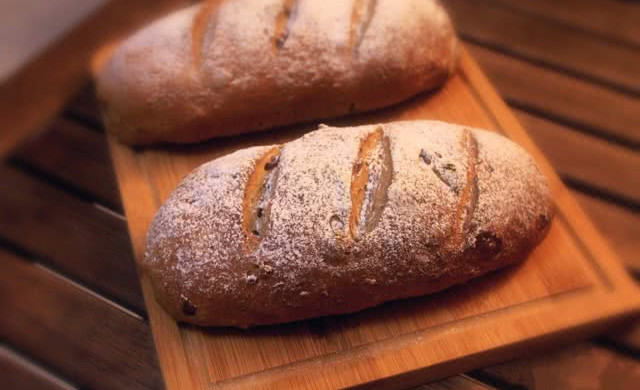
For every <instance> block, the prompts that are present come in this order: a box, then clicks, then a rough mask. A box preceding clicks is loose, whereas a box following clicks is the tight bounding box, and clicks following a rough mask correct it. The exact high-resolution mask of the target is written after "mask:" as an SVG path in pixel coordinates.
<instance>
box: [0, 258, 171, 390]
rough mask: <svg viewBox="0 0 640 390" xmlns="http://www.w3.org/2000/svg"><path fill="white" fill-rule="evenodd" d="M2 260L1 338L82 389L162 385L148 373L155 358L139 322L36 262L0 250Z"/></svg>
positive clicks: (151, 372)
mask: <svg viewBox="0 0 640 390" xmlns="http://www.w3.org/2000/svg"><path fill="white" fill-rule="evenodd" d="M0 261H2V266H3V270H2V272H1V273H0V300H1V301H2V302H3V303H4V304H5V306H3V309H4V310H6V311H7V313H11V315H9V316H5V317H4V318H3V320H2V321H0V338H2V339H4V340H7V341H8V342H9V343H10V344H11V345H12V346H16V347H17V348H19V349H20V350H22V351H25V352H27V353H29V354H33V355H35V356H38V357H39V358H40V359H41V360H42V361H44V362H46V364H47V365H49V366H51V367H54V368H55V369H57V370H59V371H61V372H63V373H65V375H66V376H67V377H69V378H72V379H74V381H76V382H77V383H81V384H83V385H85V386H90V387H95V388H104V389H123V388H127V389H145V388H155V387H159V386H161V384H162V379H161V377H160V376H159V375H158V373H157V372H154V371H150V370H148V369H146V367H147V366H148V365H153V364H154V363H155V359H156V356H155V353H154V349H153V344H152V342H151V337H150V335H149V332H148V327H147V325H146V324H144V323H143V322H142V321H141V318H139V317H136V316H135V315H131V313H127V312H126V311H123V310H122V309H121V308H118V307H117V306H114V305H112V304H110V303H108V301H105V300H103V299H100V298H99V297H97V296H95V295H90V294H86V292H85V291H83V290H82V288H81V287H80V286H78V285H77V284H73V283H70V282H69V281H68V279H65V278H63V277H60V276H59V274H57V273H55V272H52V271H51V270H49V269H47V268H46V267H43V266H41V265H39V264H37V263H29V262H25V261H23V260H21V259H19V258H17V257H15V256H14V255H11V254H9V253H7V252H4V251H0ZM32 286H38V288H32ZM12 296H20V297H21V299H11V297H12ZM70 319H73V321H70ZM122 329H127V332H126V333H123V332H122ZM114 362H118V363H117V364H114ZM116 369H117V370H116Z"/></svg>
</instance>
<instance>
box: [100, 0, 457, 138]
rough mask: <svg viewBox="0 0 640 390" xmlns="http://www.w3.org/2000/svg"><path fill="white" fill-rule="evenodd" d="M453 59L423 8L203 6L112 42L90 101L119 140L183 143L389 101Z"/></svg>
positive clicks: (431, 10)
mask: <svg viewBox="0 0 640 390" xmlns="http://www.w3.org/2000/svg"><path fill="white" fill-rule="evenodd" d="M455 52H456V38H455V33H454V30H453V28H452V26H451V23H450V21H449V18H448V17H447V15H446V13H445V11H444V10H443V9H442V7H441V6H440V5H439V4H438V3H437V2H436V1H434V0H402V1H398V0H349V1H344V0H323V1H316V0H227V1H208V2H205V3H204V4H202V5H195V6H192V7H190V8H187V9H184V10H182V11H178V12H176V13H174V14H171V15H169V16H167V17H166V18H164V19H161V20H159V21H157V22H155V23H153V24H152V25H150V26H148V27H146V28H144V29H142V30H141V31H139V32H138V33H136V34H135V35H134V36H132V37H130V38H129V39H127V40H126V41H124V43H122V44H121V45H120V46H119V47H118V48H117V49H115V51H114V53H113V55H112V56H111V57H110V58H109V59H108V60H107V61H106V63H105V64H104V65H103V66H102V69H101V71H99V74H98V76H97V91H98V98H99V101H100V104H101V106H102V111H103V117H104V121H105V124H106V127H107V129H108V130H109V131H110V132H111V133H112V134H114V135H115V136H116V137H118V138H119V139H120V140H121V141H123V142H125V143H129V144H149V143H156V142H175V143H187V142H195V141H200V140H204V139H207V138H212V137H219V136H226V135H232V134H238V133H246V132H252V131H258V130H263V129H268V128H272V127H275V126H282V125H287V124H291V123H296V122H301V121H308V120H312V119H316V118H327V117H335V116H341V115H345V114H348V113H352V112H361V111H367V110H372V109H376V108H380V107H383V106H387V105H391V104H395V103H398V102H400V101H402V100H405V99H407V98H409V97H411V96H413V95H415V94H417V93H419V92H421V91H424V90H428V89H431V88H434V87H436V86H438V85H440V84H441V83H442V82H444V81H445V80H446V78H447V76H448V75H449V74H450V73H451V72H452V70H453V68H454V65H455Z"/></svg>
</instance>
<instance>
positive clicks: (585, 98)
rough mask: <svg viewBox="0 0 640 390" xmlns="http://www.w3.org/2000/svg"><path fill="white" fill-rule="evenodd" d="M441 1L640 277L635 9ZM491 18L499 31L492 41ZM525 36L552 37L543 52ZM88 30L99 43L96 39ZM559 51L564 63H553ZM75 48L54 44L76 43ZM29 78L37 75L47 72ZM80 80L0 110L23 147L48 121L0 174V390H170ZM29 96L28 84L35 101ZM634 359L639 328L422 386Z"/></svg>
mask: <svg viewBox="0 0 640 390" xmlns="http://www.w3.org/2000/svg"><path fill="white" fill-rule="evenodd" d="M167 3H169V2H167ZM444 3H445V5H446V6H447V7H448V8H449V9H450V10H451V13H452V15H453V17H454V19H455V20H456V21H457V24H458V29H459V31H460V32H461V34H462V36H463V38H464V39H465V41H467V44H468V45H467V47H469V48H470V51H471V53H472V54H473V55H474V57H475V58H476V59H477V60H478V61H479V62H480V64H481V65H482V66H483V68H484V70H485V71H486V72H487V74H488V75H489V77H490V79H491V81H492V82H493V83H494V85H495V86H496V87H497V89H498V90H499V92H500V93H501V94H502V95H503V97H504V98H505V99H506V100H507V102H508V103H510V104H511V106H512V108H514V109H515V113H516V115H517V116H518V118H519V119H520V121H521V122H522V123H523V124H524V126H526V127H527V128H528V129H529V133H530V135H531V136H532V137H533V138H534V140H535V141H536V142H537V143H538V146H539V147H540V148H541V149H542V150H543V152H545V154H546V155H547V157H548V158H549V159H550V161H551V162H552V163H553V165H554V167H555V169H556V170H557V171H558V172H559V173H560V174H561V176H562V178H563V179H564V180H565V183H567V184H568V185H569V187H570V188H572V192H573V193H574V195H576V196H577V198H578V200H579V201H580V203H581V204H582V206H583V208H584V209H585V211H587V213H588V214H589V215H590V216H591V217H592V218H593V220H594V222H595V223H596V225H597V226H598V227H599V228H600V230H601V231H602V233H603V234H604V235H605V236H606V237H607V239H608V240H609V241H610V243H611V244H612V247H613V248H614V249H615V250H616V251H617V252H618V254H619V256H620V258H621V259H623V260H624V262H625V264H626V265H627V267H628V268H629V270H631V271H632V272H634V273H635V274H639V273H640V255H639V254H640V242H639V241H638V237H640V185H638V181H637V180H638V178H637V176H638V175H637V174H636V175H635V176H634V175H633V174H632V173H634V172H636V173H637V172H639V171H640V162H639V151H638V142H639V140H640V138H639V137H640V132H638V130H637V128H636V127H637V126H636V125H637V123H638V121H639V120H640V106H639V104H640V101H639V98H638V84H637V79H636V78H634V75H633V74H632V75H629V73H628V71H625V70H624V69H623V68H621V67H622V66H623V65H624V64H619V63H617V62H618V61H621V59H624V60H625V61H626V62H627V64H631V65H633V66H636V65H637V64H638V61H640V41H639V40H640V31H639V29H640V25H639V24H638V23H637V20H638V18H639V17H640V5H639V4H637V3H636V2H623V1H616V0H580V1H578V0H571V1H566V2H560V3H558V2H555V1H551V0H543V1H541V0H519V1H513V2H512V1H506V0H482V1H471V0H467V1H460V0H446V1H444ZM114 7H115V6H114ZM577 8H580V10H581V12H576V9H577ZM487 21H491V24H488V26H489V27H491V26H499V28H500V30H499V31H500V33H499V34H491V31H490V29H488V28H487V23H488V22H487ZM495 28H497V27H495ZM522 29H534V31H539V30H536V29H541V30H546V29H551V31H553V32H554V33H553V34H551V35H546V37H547V38H546V40H545V39H542V38H540V37H539V36H538V37H533V36H532V35H531V34H526V31H531V30H522ZM81 31H82V34H84V35H86V36H87V37H86V38H85V39H86V40H87V42H88V41H89V40H90V38H89V37H90V36H91V33H90V29H88V28H86V29H85V30H81ZM76 34H79V33H76ZM533 35H535V34H533ZM94 38H95V36H94ZM549 39H552V40H553V42H549ZM575 42H578V43H575ZM603 42H604V43H603ZM551 44H552V45H555V46H554V47H555V48H558V47H559V48H562V47H566V48H567V50H565V51H562V53H559V52H558V51H557V50H559V49H554V50H556V51H552V50H547V47H548V46H547V45H551ZM67 45H69V46H65V45H64V44H60V45H59V46H58V47H60V46H62V47H71V46H73V45H72V44H67ZM89 46H91V45H89ZM604 46H607V47H608V48H606V49H602V48H603V47H604ZM609 46H610V47H609ZM600 50H606V53H617V54H615V55H611V56H609V57H607V56H605V55H602V53H601V51H600ZM52 52H55V50H53V51H50V52H48V53H52ZM65 53H69V51H67V50H63V51H62V52H61V53H58V56H62V58H66V54H65ZM49 55H53V54H49ZM84 58H87V57H84ZM585 58H587V59H589V61H585V60H584V59H585ZM58 61H62V60H58ZM42 62H46V61H41V65H40V69H42ZM631 65H630V66H631ZM71 68H74V67H71ZM80 68H81V67H80ZM29 69H30V72H35V73H38V66H36V65H32V66H31V67H30V68H29ZM635 69H638V67H636V68H635ZM83 72H84V71H83ZM523 72H525V73H523ZM625 72H627V73H625ZM523 74H527V75H528V77H522V75H523ZM625 74H626V76H624V77H623V75H625ZM627 76H628V77H629V79H627ZM67 77H70V76H67ZM74 77H75V78H61V79H64V80H71V79H73V80H80V81H74V82H70V83H57V82H55V83H49V84H50V85H49V87H50V88H51V90H52V91H53V90H54V89H57V90H58V91H56V92H47V88H46V87H47V83H46V82H45V83H42V85H38V87H37V88H35V89H34V90H33V91H34V92H32V93H31V94H29V95H28V99H27V98H25V99H24V100H23V101H28V102H29V104H32V105H34V106H35V105H37V103H38V102H39V101H42V102H44V104H43V106H41V109H40V110H34V109H33V106H28V107H27V106H24V107H22V106H20V105H18V104H12V105H7V104H5V103H6V102H7V100H3V99H0V102H2V103H0V106H1V107H0V111H1V112H2V115H1V116H2V118H3V121H2V124H3V125H4V126H5V128H7V126H9V127H15V129H16V130H17V131H19V132H20V134H27V133H28V132H29V131H32V130H33V128H34V127H40V128H41V126H42V124H43V123H49V125H48V126H47V127H46V129H45V131H43V132H42V134H41V135H40V136H38V137H34V138H31V139H29V140H28V141H26V142H23V143H22V145H21V146H20V147H19V148H17V149H14V150H13V152H12V153H11V155H10V157H9V158H8V159H7V160H6V161H5V163H4V164H3V165H2V167H0V189H1V190H2V191H0V215H2V218H1V219H0V262H1V264H2V273H0V302H1V305H2V307H3V309H4V310H5V313H8V314H7V315H5V316H3V318H2V319H0V344H1V345H0V388H3V389H4V388H24V387H25V386H38V387H40V388H79V387H82V388H95V389H120V388H134V389H135V388H161V387H162V379H161V376H160V372H159V369H158V363H157V358H156V354H155V351H154V346H153V343H152V341H151V335H150V332H149V327H148V324H147V322H146V313H145V309H144V306H143V305H142V299H141V296H140V290H139V286H138V284H137V281H136V280H137V279H136V275H135V269H134V267H133V259H132V256H131V248H130V245H129V242H128V237H127V232H126V224H125V221H124V220H123V216H122V214H121V213H122V210H121V203H120V199H119V196H118V193H117V192H116V188H117V186H116V184H115V181H114V178H113V171H112V168H111V164H110V161H109V157H108V154H107V148H106V142H105V137H104V135H103V134H102V130H101V128H100V125H99V122H98V121H96V120H95V118H96V107H95V104H94V102H93V101H92V99H91V96H92V92H91V89H90V87H88V88H87V89H85V90H83V91H81V92H80V93H78V94H77V95H76V98H74V99H73V100H71V101H69V102H67V103H66V104H65V101H66V100H67V98H68V96H71V95H72V94H73V90H74V89H75V88H76V86H77V85H80V84H81V80H82V75H80V76H77V75H76V76H74ZM635 77H637V74H635ZM38 80H41V79H38ZM24 83H25V82H22V83H18V84H19V85H24V86H25V88H27V90H28V89H29V88H34V87H33V86H31V84H29V83H26V84H24ZM34 84H37V83H35V82H34ZM13 86H14V87H15V83H14V84H13ZM8 87H9V88H10V87H12V85H11V84H10V85H8ZM6 88H7V86H6V85H5V86H3V87H2V89H4V90H5V91H6ZM0 92H3V91H0ZM0 94H1V93H0ZM40 99H43V100H40ZM60 107H65V108H64V109H63V111H62V113H61V114H59V115H58V116H57V117H55V118H54V117H53V115H54V114H53V113H54V111H56V110H58V109H59V108H60ZM43 110H44V111H43ZM9 114H10V115H11V118H10V120H11V121H10V122H5V120H6V118H8V117H7V115H9ZM25 117H26V119H25ZM4 132H5V130H3V134H5V133H4ZM0 138H1V137H0ZM11 140H12V141H11V145H14V144H15V141H16V140H17V139H16V138H13V137H12V138H11ZM8 148H9V146H7V147H6V148H5V150H8ZM96 178H99V179H96ZM69 319H73V321H69ZM639 359H640V323H639V324H638V325H634V324H633V323H631V324H629V329H626V330H624V331H622V330H615V331H613V330H612V333H611V334H608V335H603V336H601V337H598V338H596V339H594V340H591V341H587V342H583V343H580V344H576V345H572V346H568V347H564V348H560V349H557V350H554V351H549V352H547V353H544V354H542V353H536V354H535V356H531V357H528V358H523V359H519V360H517V361H514V362H508V363H504V364H501V365H499V366H494V367H487V368H483V369H480V370H476V371H473V372H471V373H468V374H467V375H460V376H456V377H452V378H449V379H447V380H443V381H439V382H436V383H432V384H429V385H424V386H423V387H421V388H422V389H447V388H463V389H486V388H510V387H511V386H520V387H521V388H530V389H533V388H539V389H546V388H569V389H570V388H592V389H598V388H602V389H605V388H623V389H624V388H628V389H633V388H635V387H636V386H637V383H638V380H639V379H640V363H639V362H638V360H639ZM9 374H10V375H9Z"/></svg>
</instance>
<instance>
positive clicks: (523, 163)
mask: <svg viewBox="0 0 640 390" xmlns="http://www.w3.org/2000/svg"><path fill="white" fill-rule="evenodd" d="M380 126H381V127H382V129H383V132H384V136H385V137H388V139H389V143H390V151H391V159H392V162H393V174H392V178H391V182H390V184H389V187H388V189H387V194H388V201H387V203H386V205H385V206H384V210H383V211H382V214H381V217H380V220H379V221H378V223H377V225H376V226H375V227H374V228H373V230H372V231H370V232H369V233H364V234H362V235H361V236H359V237H358V238H357V239H352V238H351V237H350V236H349V232H348V220H349V213H350V210H351V208H352V206H353V205H352V204H351V197H350V184H351V180H352V172H353V164H354V162H355V159H356V156H357V154H358V149H359V145H360V142H361V140H362V139H364V138H365V137H367V135H368V134H370V133H371V132H372V131H375V129H376V128H378V127H380ZM463 132H464V128H463V127H460V126H456V125H451V124H446V123H442V122H434V121H411V122H395V123H388V124H383V125H375V126H361V127H348V128H322V129H320V130H317V131H314V132H311V133H309V134H307V135H305V136H303V137H302V138H300V139H297V140H295V141H292V142H289V143H286V144H284V145H283V146H282V149H281V153H280V160H279V164H278V169H279V173H278V175H279V177H278V182H277V186H276V188H275V193H274V195H273V198H272V204H271V213H270V221H269V228H268V229H267V234H266V236H265V237H262V240H261V242H260V244H259V246H258V247H257V248H256V249H255V250H252V251H248V250H247V248H246V247H245V246H244V245H243V243H244V242H245V238H244V236H243V232H242V227H241V225H240V224H241V220H242V207H243V206H242V199H243V189H244V185H245V183H246V181H247V180H248V177H249V175H250V174H251V172H252V170H253V169H254V166H255V161H256V160H257V159H259V158H260V156H262V155H263V154H264V153H265V152H266V151H268V150H269V149H270V148H272V146H264V147H255V148H249V149H245V150H241V151H238V152H236V153H233V154H230V155H228V156H225V157H222V158H219V159H217V160H214V161H212V162H210V163H207V164H205V165H203V166H201V167H200V168H198V169H197V170H195V171H194V173H192V174H191V175H189V176H188V177H187V178H186V179H185V180H184V181H183V182H182V183H181V184H180V185H179V187H178V188H177V189H176V190H175V192H174V193H173V194H172V195H171V196H170V197H169V199H168V200H167V202H166V203H165V204H164V205H163V206H162V208H161V209H160V211H159V212H158V214H157V215H156V217H155V219H154V222H153V224H152V226H151V228H150V229H149V232H148V247H147V254H146V256H145V260H144V265H145V268H146V269H148V270H150V271H151V272H152V274H153V275H155V276H154V277H155V278H156V279H157V280H161V281H162V283H164V285H165V286H169V285H173V284H176V285H177V286H179V289H180V294H183V295H185V296H209V297H212V298H211V299H222V298H221V297H223V296H225V294H239V293H240V292H243V293H247V294H249V295H251V294H256V296H254V297H253V299H267V298H264V297H263V298H259V297H260V296H261V295H263V294H276V293H277V294H281V295H278V296H282V297H284V298H282V302H281V304H282V305H283V307H289V306H293V307H296V306H299V305H301V304H302V302H303V301H300V300H301V299H302V298H308V297H315V298H314V299H320V300H322V299H328V298H327V297H328V296H330V295H331V291H333V290H332V289H334V288H335V286H334V282H335V281H338V282H339V283H350V284H355V285H356V286H362V287H358V288H362V289H367V290H365V291H369V293H370V294H374V295H375V294H376V291H377V290H375V289H376V288H378V286H381V285H384V286H403V285H404V284H405V283H411V281H415V280H420V279H430V278H438V277H439V276H441V275H447V274H453V275H457V273H462V274H464V275H467V274H468V275H469V277H471V276H473V275H475V274H479V273H482V272H486V271H487V270H488V269H492V267H496V266H497V265H496V264H499V259H502V257H500V256H503V254H504V257H505V258H508V257H509V255H513V253H514V252H517V251H520V250H522V247H523V245H525V242H526V237H531V236H532V233H531V232H532V231H534V230H535V229H537V227H536V226H537V225H539V223H538V219H539V218H541V216H544V218H546V219H547V220H548V219H549V218H551V214H552V211H551V205H550V204H551V203H550V199H549V191H548V188H547V186H546V182H545V180H544V178H543V176H542V175H541V174H540V172H539V171H538V170H537V168H536V166H535V164H534V163H533V161H532V160H531V158H530V157H529V156H528V155H527V154H526V153H525V152H524V151H523V150H522V149H521V148H519V147H518V146H517V145H515V144H513V143H512V142H510V141H509V140H507V139H505V138H503V137H501V136H498V135H495V134H491V133H488V132H485V131H482V130H471V132H472V134H473V136H474V137H475V138H476V140H477V145H478V160H477V162H476V167H475V168H476V172H477V173H478V177H477V180H478V189H479V196H478V203H477V206H476V207H475V211H474V213H473V216H472V218H471V220H470V224H469V226H470V227H469V231H467V232H466V235H465V238H464V240H463V242H462V243H460V244H459V245H458V246H455V247H452V246H451V245H450V244H449V242H450V241H451V240H450V239H449V238H448V237H449V235H450V234H451V231H452V227H453V226H454V224H459V223H460V221H457V220H454V217H455V213H456V205H457V203H458V201H459V197H460V194H459V193H456V192H455V191H453V190H452V188H451V187H450V186H449V185H448V184H447V183H445V182H443V180H441V178H439V177H438V175H437V174H436V173H435V172H434V166H436V164H450V165H451V166H452V167H454V168H452V171H453V172H455V173H459V174H458V175H457V176H456V179H455V180H462V181H464V180H466V179H465V175H464V172H466V171H467V166H466V164H468V163H470V162H469V161H471V160H470V159H469V158H468V156H467V153H468V150H466V149H465V148H464V143H463V142H461V138H462V137H463ZM422 151H428V153H430V155H431V156H433V159H431V160H430V163H427V162H425V160H424V159H423V158H421V157H420V155H421V152H422ZM371 180H377V179H376V178H371ZM459 186H460V187H461V188H462V187H463V186H464V183H461V184H460V185H459ZM532 229H533V230H532ZM534 233H535V231H534ZM535 234H538V233H535ZM535 234H534V238H535V237H538V236H536V235H535ZM540 234H541V233H540ZM477 237H481V239H482V240H486V239H487V237H489V238H490V239H495V240H500V242H499V243H498V244H499V245H500V248H499V249H500V250H501V253H499V254H494V255H495V256H496V258H495V259H492V260H491V259H483V261H485V263H482V262H480V263H478V258H482V256H484V254H482V253H480V254H478V253H476V252H478V251H485V250H487V248H482V247H481V246H479V245H480V244H484V243H483V242H482V243H478V242H476V238H477ZM489 244H492V245H494V246H495V245H497V244H496V243H494V242H489ZM492 248H493V247H492ZM492 248H489V249H492ZM470 253H471V254H470ZM465 256H466V258H465ZM492 256H493V255H492ZM496 259H498V260H496ZM490 260H491V261H490ZM492 261H493V263H492ZM500 261H506V260H504V259H503V260H500ZM510 261H513V260H510ZM313 275H315V276H313ZM321 276H322V277H321ZM416 278H417V279H416ZM371 280H375V281H376V282H375V283H371ZM347 281H349V282H347ZM406 288H407V293H406V294H409V295H411V294H412V293H411V292H410V291H413V290H412V289H414V288H415V286H413V284H410V285H407V286H406ZM302 292H305V294H301V293H302ZM400 295H402V294H400ZM215 297H218V298H215ZM256 297H258V298H256ZM322 297H324V298H322ZM331 299H336V297H333V298H331ZM377 299H378V300H380V299H383V300H384V297H378V298H377ZM365 306H366V305H365Z"/></svg>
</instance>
